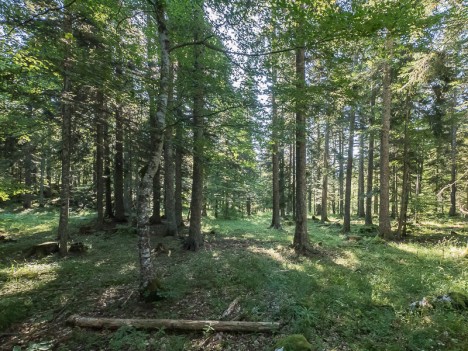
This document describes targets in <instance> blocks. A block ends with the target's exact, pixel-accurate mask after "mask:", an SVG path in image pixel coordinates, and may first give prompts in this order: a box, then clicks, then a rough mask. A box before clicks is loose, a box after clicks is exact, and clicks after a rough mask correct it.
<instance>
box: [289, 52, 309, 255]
mask: <svg viewBox="0 0 468 351" xmlns="http://www.w3.org/2000/svg"><path fill="white" fill-rule="evenodd" d="M296 80H297V82H296V89H297V97H296V208H295V210H296V211H295V212H296V216H295V218H296V228H295V231H294V241H293V246H294V249H295V251H296V252H297V253H299V254H304V253H305V252H306V251H308V250H309V247H310V243H309V235H308V233H307V201H306V200H307V199H306V195H307V183H306V158H307V157H306V156H307V150H306V140H307V139H306V114H305V97H304V93H305V84H306V83H305V50H304V49H303V48H299V49H296Z"/></svg>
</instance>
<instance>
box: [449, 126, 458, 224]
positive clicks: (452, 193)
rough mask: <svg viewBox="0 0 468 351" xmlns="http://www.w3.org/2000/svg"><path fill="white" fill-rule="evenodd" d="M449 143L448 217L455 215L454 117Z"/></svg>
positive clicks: (455, 129) (455, 137) (455, 151)
mask: <svg viewBox="0 0 468 351" xmlns="http://www.w3.org/2000/svg"><path fill="white" fill-rule="evenodd" d="M450 134H451V139H452V140H451V143H450V163H451V164H450V182H451V184H452V185H451V187H450V210H449V216H456V215H457V184H456V181H457V124H456V120H455V117H452V128H451V133H450Z"/></svg>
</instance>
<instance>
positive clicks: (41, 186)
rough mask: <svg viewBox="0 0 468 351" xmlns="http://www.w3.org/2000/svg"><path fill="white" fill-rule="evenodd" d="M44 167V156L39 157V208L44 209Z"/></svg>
mask: <svg viewBox="0 0 468 351" xmlns="http://www.w3.org/2000/svg"><path fill="white" fill-rule="evenodd" d="M45 167H46V158H45V156H44V155H42V156H41V165H40V180H39V207H41V208H42V207H44V205H45V198H44V180H45V179H44V175H45Z"/></svg>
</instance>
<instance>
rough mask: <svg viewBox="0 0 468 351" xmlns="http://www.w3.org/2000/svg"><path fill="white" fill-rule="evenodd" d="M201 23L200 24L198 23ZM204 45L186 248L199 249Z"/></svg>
mask: <svg viewBox="0 0 468 351" xmlns="http://www.w3.org/2000/svg"><path fill="white" fill-rule="evenodd" d="M199 11H200V10H199V9H198V8H197V9H196V14H195V16H196V20H197V21H198V20H200V16H201V14H200V13H199ZM197 25H200V24H197ZM200 34H201V33H199V28H198V29H197V30H196V31H195V35H194V41H195V42H196V41H198V40H200ZM203 49H204V48H203V46H202V45H195V46H194V67H193V68H194V72H195V75H196V77H197V79H196V80H195V91H194V96H193V175H192V197H191V202H190V227H189V236H188V238H187V242H186V245H185V246H186V249H188V250H193V251H197V250H198V249H199V248H200V247H201V246H202V245H203V237H202V232H201V220H202V210H203V208H202V207H203V158H204V147H203V134H204V133H203V129H204V117H203V109H204V95H205V92H204V89H203V85H202V82H201V81H202V75H203V64H202V60H203Z"/></svg>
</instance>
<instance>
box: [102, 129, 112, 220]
mask: <svg viewBox="0 0 468 351" xmlns="http://www.w3.org/2000/svg"><path fill="white" fill-rule="evenodd" d="M103 123H104V189H105V198H106V206H105V212H104V216H105V217H107V218H114V209H113V206H112V180H111V170H110V150H109V142H110V141H109V123H108V121H107V120H106V121H104V122H103Z"/></svg>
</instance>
